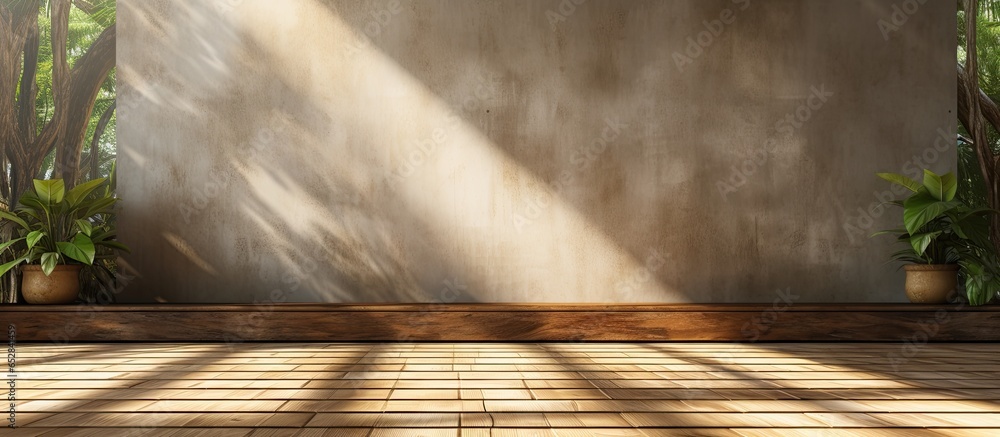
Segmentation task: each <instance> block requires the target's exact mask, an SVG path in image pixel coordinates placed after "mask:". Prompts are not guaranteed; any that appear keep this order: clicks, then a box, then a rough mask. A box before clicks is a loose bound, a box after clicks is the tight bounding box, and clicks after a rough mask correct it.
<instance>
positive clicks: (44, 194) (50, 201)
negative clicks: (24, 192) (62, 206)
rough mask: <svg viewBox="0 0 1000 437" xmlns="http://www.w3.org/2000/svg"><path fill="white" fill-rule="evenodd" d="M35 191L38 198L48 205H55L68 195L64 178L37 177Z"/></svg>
mask: <svg viewBox="0 0 1000 437" xmlns="http://www.w3.org/2000/svg"><path fill="white" fill-rule="evenodd" d="M34 183H35V193H36V194H38V200H41V201H42V203H45V204H47V205H55V204H57V203H60V202H62V201H63V197H64V196H65V195H66V183H65V182H63V180H62V179H48V180H42V179H35V180H34Z"/></svg>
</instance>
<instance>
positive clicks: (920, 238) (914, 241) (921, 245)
mask: <svg viewBox="0 0 1000 437" xmlns="http://www.w3.org/2000/svg"><path fill="white" fill-rule="evenodd" d="M938 235H941V231H934V232H924V233H922V234H915V235H911V236H910V245H911V246H913V250H914V251H915V252H916V253H917V255H920V256H923V254H924V251H926V250H927V246H929V245H930V244H931V242H932V241H934V239H935V238H937V236H938Z"/></svg>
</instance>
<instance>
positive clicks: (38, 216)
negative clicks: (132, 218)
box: [0, 178, 128, 275]
mask: <svg viewBox="0 0 1000 437" xmlns="http://www.w3.org/2000/svg"><path fill="white" fill-rule="evenodd" d="M34 186H35V188H34V190H33V191H28V192H26V193H24V195H22V196H21V200H20V203H19V204H18V206H17V208H15V210H14V211H13V212H8V211H0V219H2V220H4V221H9V222H11V223H13V224H14V225H16V226H17V227H18V228H19V231H18V238H14V239H11V240H9V241H7V242H5V243H3V244H0V251H6V250H12V251H13V252H14V254H13V257H14V260H12V261H10V262H7V263H5V264H3V265H0V274H4V273H7V271H9V270H10V269H12V268H14V267H15V266H17V265H18V264H20V263H38V264H41V266H42V271H43V272H44V273H45V274H46V275H48V274H50V273H52V271H53V270H54V269H55V267H56V265H58V264H68V263H73V262H76V263H80V264H86V265H93V264H94V260H95V259H96V257H97V253H98V250H97V248H98V247H104V248H107V249H111V250H115V249H117V250H128V249H127V248H126V247H125V246H123V245H121V244H120V243H118V242H116V241H114V238H115V230H114V214H115V210H114V206H115V203H116V202H117V201H118V199H116V198H115V197H114V195H112V193H111V190H110V188H109V187H108V184H107V179H104V178H101V179H95V180H92V181H88V182H84V183H82V184H80V185H77V186H76V187H74V188H73V189H71V190H69V191H67V190H66V184H65V183H64V182H63V180H62V179H49V180H41V179H35V180H34ZM102 187H103V189H101V188H102Z"/></svg>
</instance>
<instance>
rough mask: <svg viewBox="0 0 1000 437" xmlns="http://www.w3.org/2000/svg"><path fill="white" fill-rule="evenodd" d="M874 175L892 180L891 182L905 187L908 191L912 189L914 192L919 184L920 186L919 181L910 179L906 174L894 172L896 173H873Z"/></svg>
mask: <svg viewBox="0 0 1000 437" xmlns="http://www.w3.org/2000/svg"><path fill="white" fill-rule="evenodd" d="M875 175H876V176H878V177H880V178H882V179H885V180H887V181H889V182H892V183H894V184H896V185H901V186H903V187H905V188H906V189H908V190H910V191H912V192H914V193H916V192H917V190H919V189H920V186H921V185H920V183H919V182H917V181H915V180H913V179H910V178H908V177H906V176H903V175H901V174H896V173H875Z"/></svg>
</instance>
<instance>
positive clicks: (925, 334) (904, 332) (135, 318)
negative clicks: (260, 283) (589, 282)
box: [0, 304, 1000, 355]
mask: <svg viewBox="0 0 1000 437" xmlns="http://www.w3.org/2000/svg"><path fill="white" fill-rule="evenodd" d="M0 311H2V312H0V314H2V316H3V318H4V319H5V321H8V322H9V323H13V324H14V325H15V326H16V328H17V332H18V339H19V341H21V342H42V341H44V342H52V341H55V342H84V341H91V342H93V341H115V342H120V341H155V342H167V341H214V342H226V343H228V344H238V343H242V342H264V341H336V342H339V341H376V342H384V341H566V340H573V341H720V342H721V341H726V342H733V341H736V342H771V341H824V342H843V341H867V342H885V341H896V342H899V341H902V340H904V339H910V340H911V341H916V342H918V343H923V342H950V341H1000V306H996V305H991V306H983V307H960V306H934V305H930V306H927V305H898V304H881V305H880V304H857V305H854V304H843V305H820V304H801V305H798V304H797V305H792V306H789V307H787V308H784V307H783V308H781V311H775V310H774V308H773V306H771V305H761V304H740V305H736V304H726V305H620V306H615V305H603V304H602V305H512V304H477V305H473V304H456V305H418V304H412V305H331V304H309V305H307V304H287V305H266V306H265V305H261V306H254V305H113V306H106V307H98V308H97V309H95V310H94V311H87V310H85V311H80V310H79V308H77V307H74V306H44V307H43V306H32V305H5V306H2V309H0ZM895 353H896V354H897V355H904V354H905V353H906V351H904V350H902V348H900V350H897V351H895Z"/></svg>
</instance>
